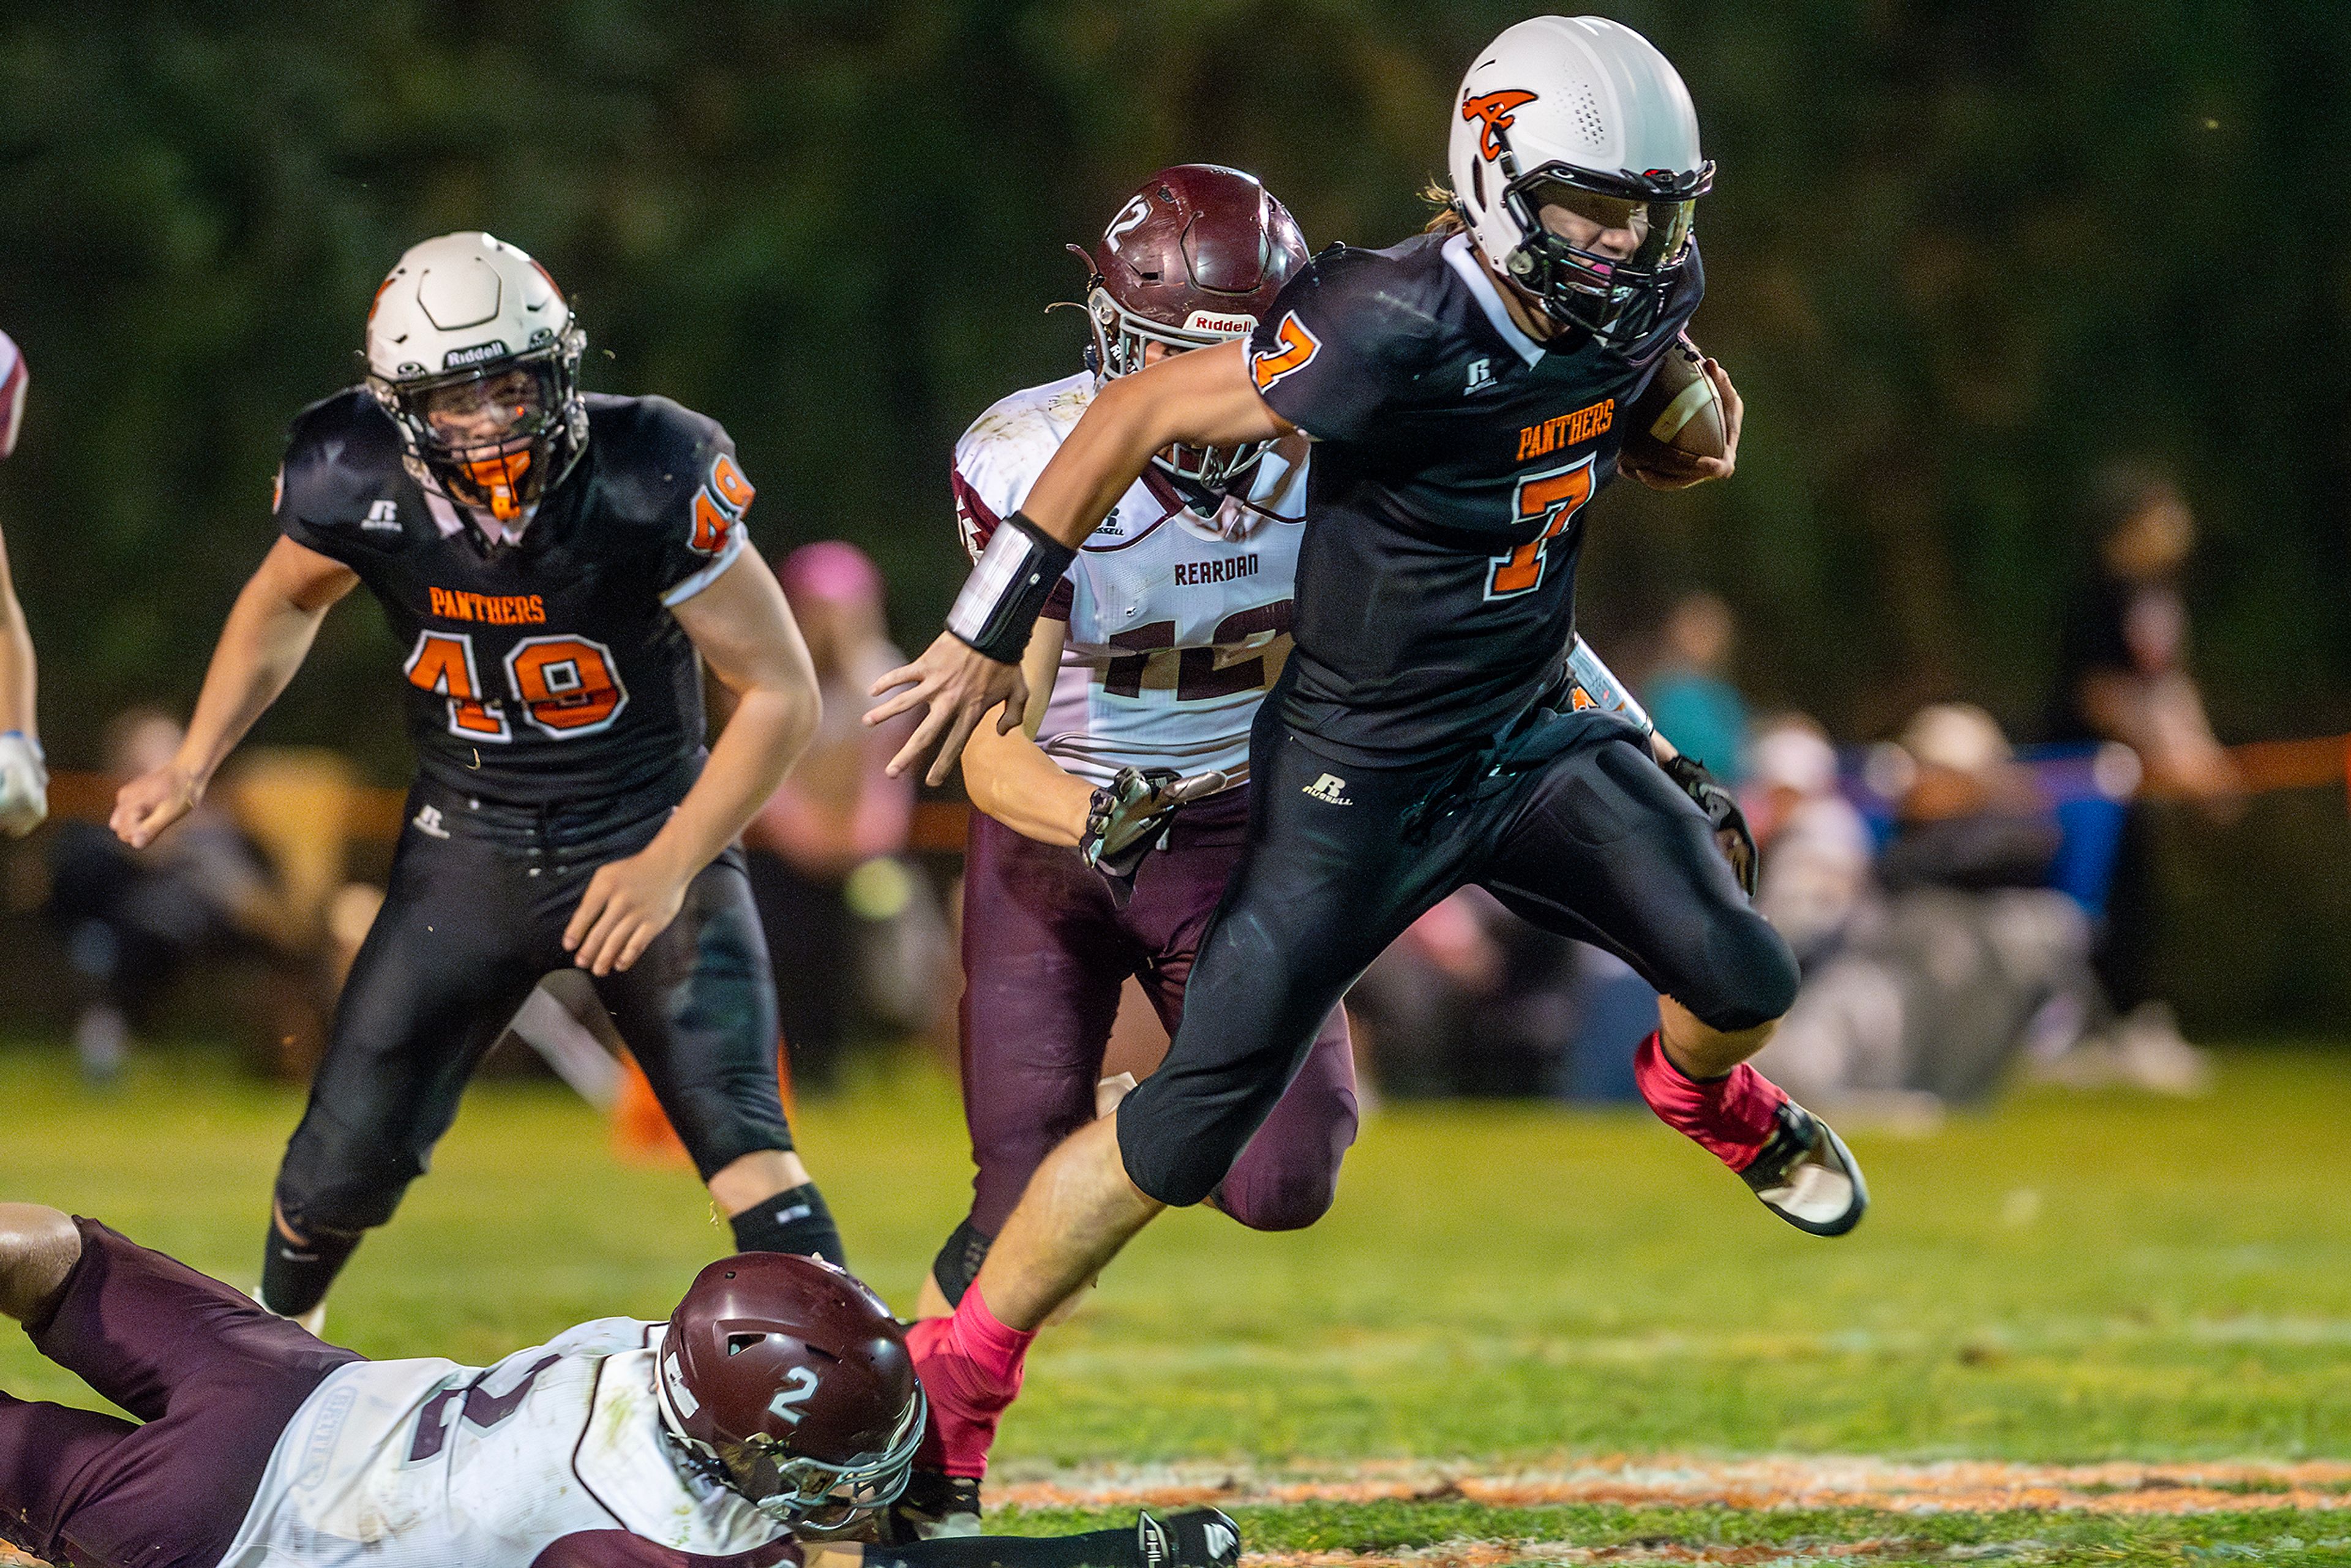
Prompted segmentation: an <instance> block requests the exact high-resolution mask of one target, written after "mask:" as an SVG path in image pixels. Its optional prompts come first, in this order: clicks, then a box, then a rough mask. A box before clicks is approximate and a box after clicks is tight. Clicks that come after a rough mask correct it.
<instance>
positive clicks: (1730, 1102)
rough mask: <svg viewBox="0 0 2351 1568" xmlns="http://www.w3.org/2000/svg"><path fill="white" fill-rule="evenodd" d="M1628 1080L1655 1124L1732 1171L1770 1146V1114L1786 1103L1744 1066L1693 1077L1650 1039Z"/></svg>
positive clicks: (1751, 1161) (1774, 1125) (1774, 1086)
mask: <svg viewBox="0 0 2351 1568" xmlns="http://www.w3.org/2000/svg"><path fill="white" fill-rule="evenodd" d="M1633 1078H1634V1081H1635V1082H1637V1083H1639V1084H1640V1086H1641V1098H1642V1099H1644V1100H1646V1101H1647V1102H1648V1103H1649V1109H1650V1110H1652V1111H1655V1112H1656V1113H1657V1120H1659V1121H1660V1122H1663V1123H1664V1124H1666V1125H1667V1126H1668V1127H1671V1128H1672V1129H1673V1130H1674V1131H1676V1132H1677V1133H1679V1134H1682V1135H1683V1136H1684V1137H1687V1138H1688V1139H1689V1140H1690V1141H1691V1142H1692V1143H1695V1144H1697V1145H1698V1146H1699V1147H1701V1148H1703V1149H1705V1150H1706V1151H1707V1152H1708V1153H1709V1154H1711V1155H1714V1157H1715V1158H1716V1159H1719V1160H1720V1161H1721V1162H1722V1163H1723V1164H1724V1165H1727V1166H1729V1167H1730V1168H1731V1169H1732V1170H1735V1171H1740V1170H1745V1169H1746V1168H1747V1167H1748V1166H1750V1165H1752V1164H1754V1163H1755V1156H1756V1155H1760V1154H1761V1153H1762V1152H1763V1145H1765V1144H1768V1143H1770V1142H1771V1134H1772V1133H1773V1132H1774V1131H1776V1130H1777V1128H1778V1126H1779V1124H1778V1122H1777V1121H1776V1120H1775V1119H1774V1113H1776V1112H1778V1110H1779V1109H1780V1107H1781V1105H1782V1103H1785V1101H1786V1100H1787V1098H1788V1096H1787V1094H1786V1093H1785V1092H1783V1091H1782V1089H1781V1087H1780V1086H1779V1085H1778V1084H1776V1083H1774V1082H1771V1080H1770V1079H1768V1078H1766V1077H1764V1076H1763V1075H1762V1074H1761V1073H1760V1072H1758V1071H1755V1070H1754V1069H1753V1068H1751V1067H1750V1066H1748V1065H1747V1064H1746V1063H1745V1062H1743V1061H1742V1062H1740V1064H1739V1065H1738V1066H1736V1067H1734V1068H1732V1069H1731V1070H1730V1071H1729V1073H1727V1074H1726V1075H1724V1076H1723V1077H1720V1078H1692V1077H1691V1076H1690V1075H1689V1074H1688V1073H1687V1072H1684V1071H1682V1070H1681V1069H1680V1068H1678V1067H1677V1066H1675V1065H1674V1063H1673V1059H1672V1058H1671V1057H1669V1056H1667V1054H1666V1048H1665V1043H1664V1041H1663V1040H1661V1039H1660V1038H1659V1037H1658V1036H1656V1035H1654V1034H1653V1035H1651V1036H1649V1038H1648V1039H1646V1040H1643V1041H1642V1042H1641V1049H1640V1050H1639V1051H1636V1052H1635V1053H1634V1056H1633Z"/></svg>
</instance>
